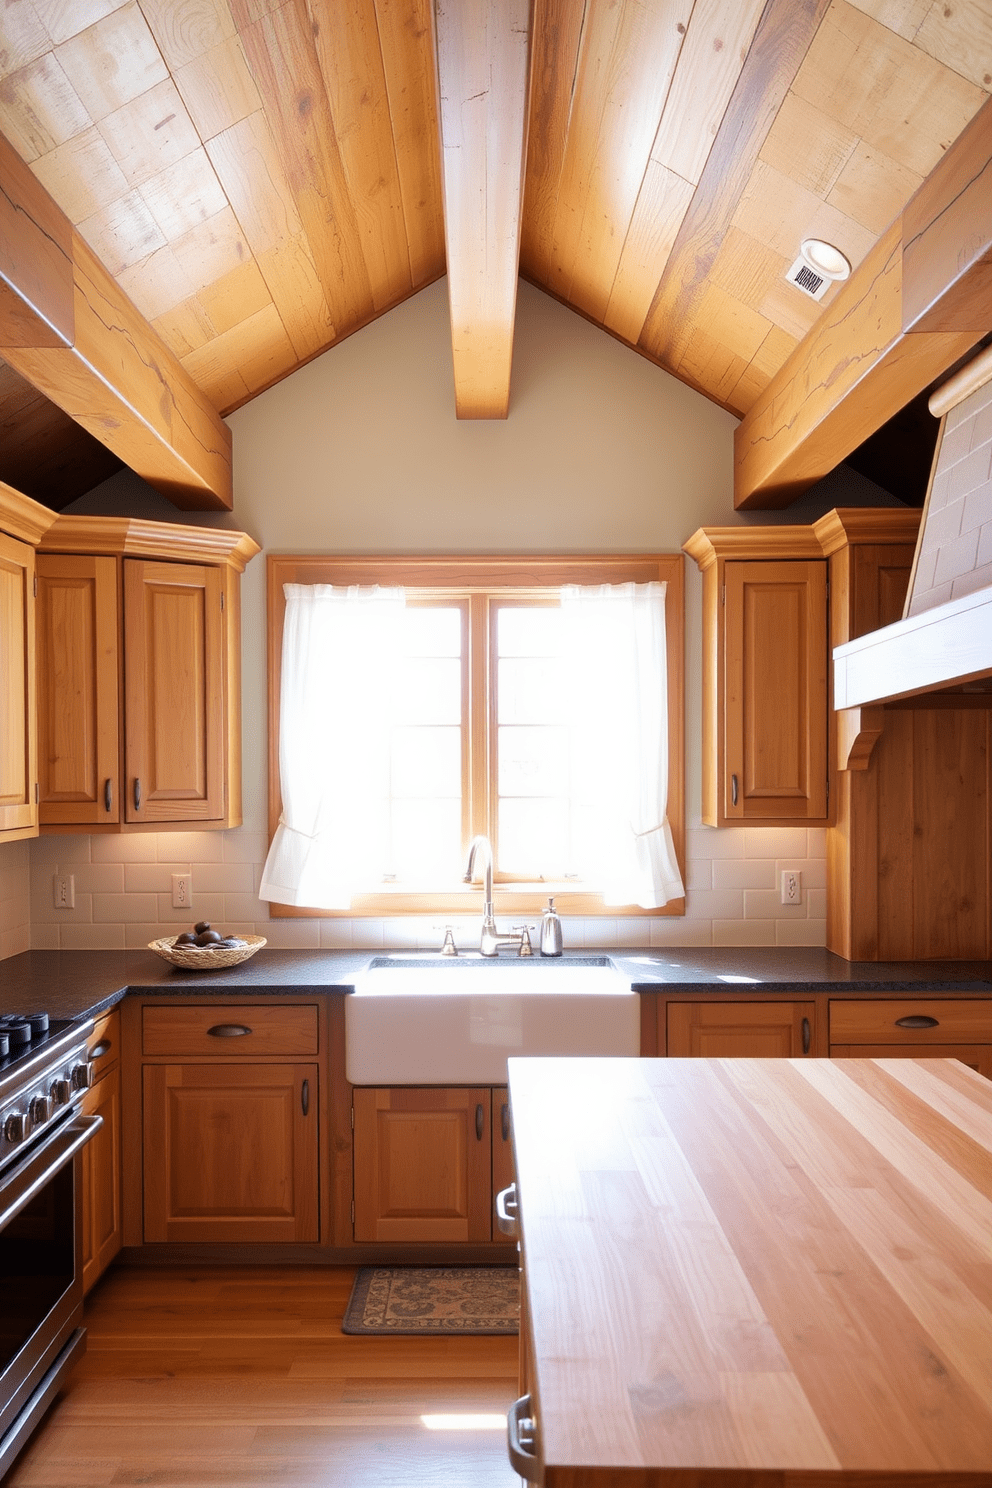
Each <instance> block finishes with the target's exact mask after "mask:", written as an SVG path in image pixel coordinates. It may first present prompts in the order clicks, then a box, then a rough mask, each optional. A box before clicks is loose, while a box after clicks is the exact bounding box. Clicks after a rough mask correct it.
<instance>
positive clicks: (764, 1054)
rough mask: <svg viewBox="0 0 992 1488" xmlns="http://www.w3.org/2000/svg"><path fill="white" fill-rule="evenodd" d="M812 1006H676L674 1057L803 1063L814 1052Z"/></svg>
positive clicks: (672, 1006) (671, 1032)
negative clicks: (804, 1057)
mask: <svg viewBox="0 0 992 1488" xmlns="http://www.w3.org/2000/svg"><path fill="white" fill-rule="evenodd" d="M815 1026H816V1024H815V1008H814V1004H813V1003H812V1002H673V1003H669V1005H668V1055H669V1058H678V1059H685V1058H704V1059H734V1058H747V1059H800V1058H802V1057H803V1056H804V1055H806V1054H810V1053H812V1052H813V1044H812V1039H813V1029H814V1027H815Z"/></svg>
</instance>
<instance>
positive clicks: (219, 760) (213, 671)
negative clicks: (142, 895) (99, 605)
mask: <svg viewBox="0 0 992 1488" xmlns="http://www.w3.org/2000/svg"><path fill="white" fill-rule="evenodd" d="M223 604H224V578H223V575H222V574H221V572H220V570H218V569H215V568H206V567H204V566H202V565H199V564H185V563H145V562H141V561H139V560H136V559H125V561H124V634H125V637H126V643H125V647H124V716H125V749H124V761H125V768H124V775H125V798H124V810H125V813H126V817H127V820H128V821H129V822H151V821H154V822H168V821H183V822H189V821H204V822H207V821H219V820H220V819H221V818H222V817H223V815H224V747H223V739H224V719H225V715H226V711H227V700H226V697H225V667H224V645H223V631H224V613H223V608H222V607H223Z"/></svg>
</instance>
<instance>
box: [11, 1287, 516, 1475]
mask: <svg viewBox="0 0 992 1488" xmlns="http://www.w3.org/2000/svg"><path fill="white" fill-rule="evenodd" d="M354 1275H355V1272H354V1268H353V1267H348V1266H338V1267H315V1266H297V1267H272V1266H261V1265H256V1266H235V1267H232V1266H199V1267H191V1266H188V1265H187V1266H181V1267H175V1268H168V1269H157V1270H148V1269H140V1268H139V1269H135V1268H130V1267H120V1266H118V1267H115V1268H114V1269H113V1270H112V1272H111V1273H110V1274H109V1275H108V1276H107V1277H106V1278H105V1279H104V1281H103V1282H102V1284H101V1285H100V1287H99V1288H98V1289H97V1290H96V1291H95V1292H93V1294H92V1295H91V1296H90V1298H89V1299H88V1302H87V1309H86V1327H87V1331H88V1338H87V1352H86V1354H85V1356H84V1357H83V1359H82V1360H81V1362H80V1364H79V1366H78V1367H77V1368H76V1369H75V1370H74V1371H73V1373H72V1375H71V1377H70V1379H69V1381H68V1383H67V1386H66V1388H65V1390H64V1391H63V1392H62V1394H61V1395H60V1397H59V1400H58V1402H57V1403H56V1405H55V1406H54V1408H53V1409H52V1411H51V1412H50V1413H49V1415H48V1417H47V1418H46V1421H45V1423H44V1425H43V1426H42V1428H41V1430H40V1431H39V1432H38V1433H37V1434H36V1435H35V1436H34V1437H33V1438H32V1440H31V1442H30V1444H29V1445H28V1447H27V1449H26V1450H25V1452H24V1453H23V1454H22V1456H21V1457H20V1458H19V1459H18V1461H17V1462H16V1463H15V1465H14V1467H13V1469H12V1470H11V1472H10V1474H9V1476H8V1477H7V1479H6V1480H5V1483H6V1485H7V1488H42V1485H43V1484H46V1485H51V1484H56V1483H58V1484H59V1485H60V1488H96V1485H98V1484H101V1483H103V1484H106V1483H107V1482H108V1481H109V1480H111V1479H112V1478H114V1477H117V1478H118V1479H119V1480H121V1481H126V1480H127V1479H130V1480H132V1481H133V1480H134V1479H135V1478H142V1477H143V1478H145V1479H148V1478H149V1477H154V1479H155V1480H156V1481H157V1482H158V1483H159V1484H160V1485H161V1488H189V1485H190V1484H192V1483H193V1482H210V1483H212V1484H215V1485H217V1488H221V1485H229V1488H246V1485H248V1484H262V1483H265V1484H267V1485H268V1488H318V1485H320V1488H345V1485H353V1484H358V1483H372V1482H383V1481H385V1480H389V1479H392V1480H395V1481H398V1482H401V1483H402V1484H403V1485H404V1488H434V1485H436V1484H439V1483H445V1482H450V1483H466V1484H469V1483H470V1484H472V1488H518V1480H517V1478H516V1476H515V1475H514V1474H513V1472H512V1471H511V1469H510V1465H509V1463H508V1461H507V1458H506V1434H505V1428H504V1429H503V1430H500V1429H498V1428H497V1429H494V1428H493V1427H492V1426H485V1427H482V1426H476V1427H474V1428H473V1429H470V1430H461V1431H429V1430H427V1428H426V1427H425V1425H424V1423H423V1419H422V1418H423V1416H424V1415H427V1414H450V1415H454V1416H456V1417H457V1416H462V1417H464V1416H465V1415H467V1414H468V1413H480V1412H481V1413H485V1414H489V1415H494V1416H496V1417H497V1418H498V1417H500V1416H502V1415H503V1414H504V1413H505V1412H506V1410H507V1408H508V1406H509V1404H510V1402H511V1401H512V1400H513V1399H514V1397H515V1396H516V1393H517V1389H516V1373H517V1340H516V1339H515V1338H512V1337H503V1338H499V1337H496V1338H493V1337H490V1338H471V1337H459V1338H450V1337H449V1338H443V1339H442V1338H388V1339H384V1338H353V1337H348V1336H346V1335H344V1334H342V1332H341V1318H342V1315H343V1313H344V1309H345V1307H346V1306H347V1302H348V1297H349V1295H350V1292H351V1286H352V1282H353V1280H354Z"/></svg>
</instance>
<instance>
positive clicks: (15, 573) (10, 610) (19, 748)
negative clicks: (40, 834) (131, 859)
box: [0, 533, 38, 838]
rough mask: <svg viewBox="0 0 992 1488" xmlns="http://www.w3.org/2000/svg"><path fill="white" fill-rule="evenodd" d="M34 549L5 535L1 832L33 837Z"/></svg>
mask: <svg viewBox="0 0 992 1488" xmlns="http://www.w3.org/2000/svg"><path fill="white" fill-rule="evenodd" d="M34 564H35V555H34V549H33V548H31V547H29V546H28V544H27V543H19V542H15V541H14V539H13V538H10V537H6V536H4V534H3V533H0V833H2V834H4V835H6V836H7V837H8V838H14V837H33V836H35V835H36V832H37V826H38V807H37V804H36V802H35V782H36V781H37V778H38V775H37V754H36V742H35V741H36V732H35V695H34V676H35V674H34V657H35V639H34Z"/></svg>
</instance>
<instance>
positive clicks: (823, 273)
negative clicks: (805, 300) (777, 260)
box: [785, 238, 851, 300]
mask: <svg viewBox="0 0 992 1488" xmlns="http://www.w3.org/2000/svg"><path fill="white" fill-rule="evenodd" d="M850 272H851V264H850V261H849V260H848V258H847V257H846V256H845V255H844V254H843V253H841V251H840V249H839V248H835V247H834V245H833V243H825V242H824V241H823V239H822V238H804V239H803V241H802V244H801V246H800V249H799V257H798V258H797V259H796V260H795V262H794V263H793V264H791V265H790V267H789V269H788V270H787V271H786V275H785V277H786V279H787V280H788V281H789V283H790V284H794V285H795V286H796V288H797V289H801V290H802V292H803V294H806V295H809V297H810V299H812V300H822V299H823V296H824V295H825V294H826V292H827V290H828V289H829V288H830V286H831V284H834V283H835V282H836V281H837V280H839V279H846V278H847V276H848V275H849V274H850Z"/></svg>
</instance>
